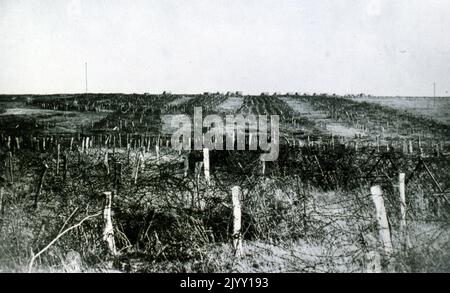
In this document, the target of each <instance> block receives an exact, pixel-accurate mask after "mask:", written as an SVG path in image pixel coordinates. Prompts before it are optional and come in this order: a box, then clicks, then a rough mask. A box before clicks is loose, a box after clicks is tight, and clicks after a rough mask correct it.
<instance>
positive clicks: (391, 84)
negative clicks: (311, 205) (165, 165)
mask: <svg viewBox="0 0 450 293" xmlns="http://www.w3.org/2000/svg"><path fill="white" fill-rule="evenodd" d="M85 62H88V87H89V92H123V93H133V92H136V93H144V92H150V93H159V92H162V91H164V90H169V91H172V92H173V93H197V92H203V91H222V92H223V91H228V90H230V91H237V90H240V91H243V92H244V93H260V92H261V91H269V92H273V91H280V92H288V91H291V92H296V91H298V92H309V93H313V92H328V93H338V94H345V93H359V92H364V93H369V94H374V95H432V94H433V82H434V81H436V83H437V93H438V94H440V95H449V94H448V92H447V93H446V91H450V1H448V0H392V1H388V0H343V1H337V0H296V1H288V0H239V1H234V0H226V1H225V0H222V1H219V0H177V1H174V0H164V1H163V0H153V1H133V0H126V1H111V0H108V1H100V0H99V1H97V0H89V1H88V0H86V1H83V0H72V1H53V0H48V1H36V0H29V1H20V0H14V1H5V0H0V93H41V94H43V93H76V92H84V90H85V81H84V79H85V75H84V63H85Z"/></svg>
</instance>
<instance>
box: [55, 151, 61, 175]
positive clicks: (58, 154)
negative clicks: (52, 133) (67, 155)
mask: <svg viewBox="0 0 450 293" xmlns="http://www.w3.org/2000/svg"><path fill="white" fill-rule="evenodd" d="M56 148H57V150H56V175H59V160H60V159H59V157H60V155H61V145H60V144H59V143H58V146H57V147H56Z"/></svg>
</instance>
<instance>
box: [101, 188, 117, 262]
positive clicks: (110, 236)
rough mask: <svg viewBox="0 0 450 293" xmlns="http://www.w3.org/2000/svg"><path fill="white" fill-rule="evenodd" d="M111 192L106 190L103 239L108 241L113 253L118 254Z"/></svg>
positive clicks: (109, 248) (107, 243)
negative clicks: (112, 217)
mask: <svg viewBox="0 0 450 293" xmlns="http://www.w3.org/2000/svg"><path fill="white" fill-rule="evenodd" d="M111 194H112V193H111V192H104V193H103V195H104V196H105V201H104V206H103V241H105V242H106V245H107V247H108V250H109V252H110V253H111V254H112V255H116V254H117V251H116V243H115V241H114V228H113V224H112V219H111V205H112V196H111Z"/></svg>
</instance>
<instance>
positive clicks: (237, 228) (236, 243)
mask: <svg viewBox="0 0 450 293" xmlns="http://www.w3.org/2000/svg"><path fill="white" fill-rule="evenodd" d="M240 194H241V188H240V187H239V186H234V187H233V188H232V189H231V200H232V204H233V235H232V237H233V249H234V255H235V257H242V256H243V255H244V252H243V248H242V233H241V224H242V223H241V216H242V214H241V202H240V198H239V197H240Z"/></svg>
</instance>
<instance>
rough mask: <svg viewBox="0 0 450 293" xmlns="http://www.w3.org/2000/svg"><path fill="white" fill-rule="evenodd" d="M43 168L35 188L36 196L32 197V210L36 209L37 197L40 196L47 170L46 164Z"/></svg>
mask: <svg viewBox="0 0 450 293" xmlns="http://www.w3.org/2000/svg"><path fill="white" fill-rule="evenodd" d="M43 167H44V170H42V175H41V178H40V179H39V185H38V187H37V190H36V194H35V196H34V208H35V209H37V206H38V199H39V195H40V193H41V190H42V187H43V185H44V179H45V174H47V170H48V165H47V164H43Z"/></svg>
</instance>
